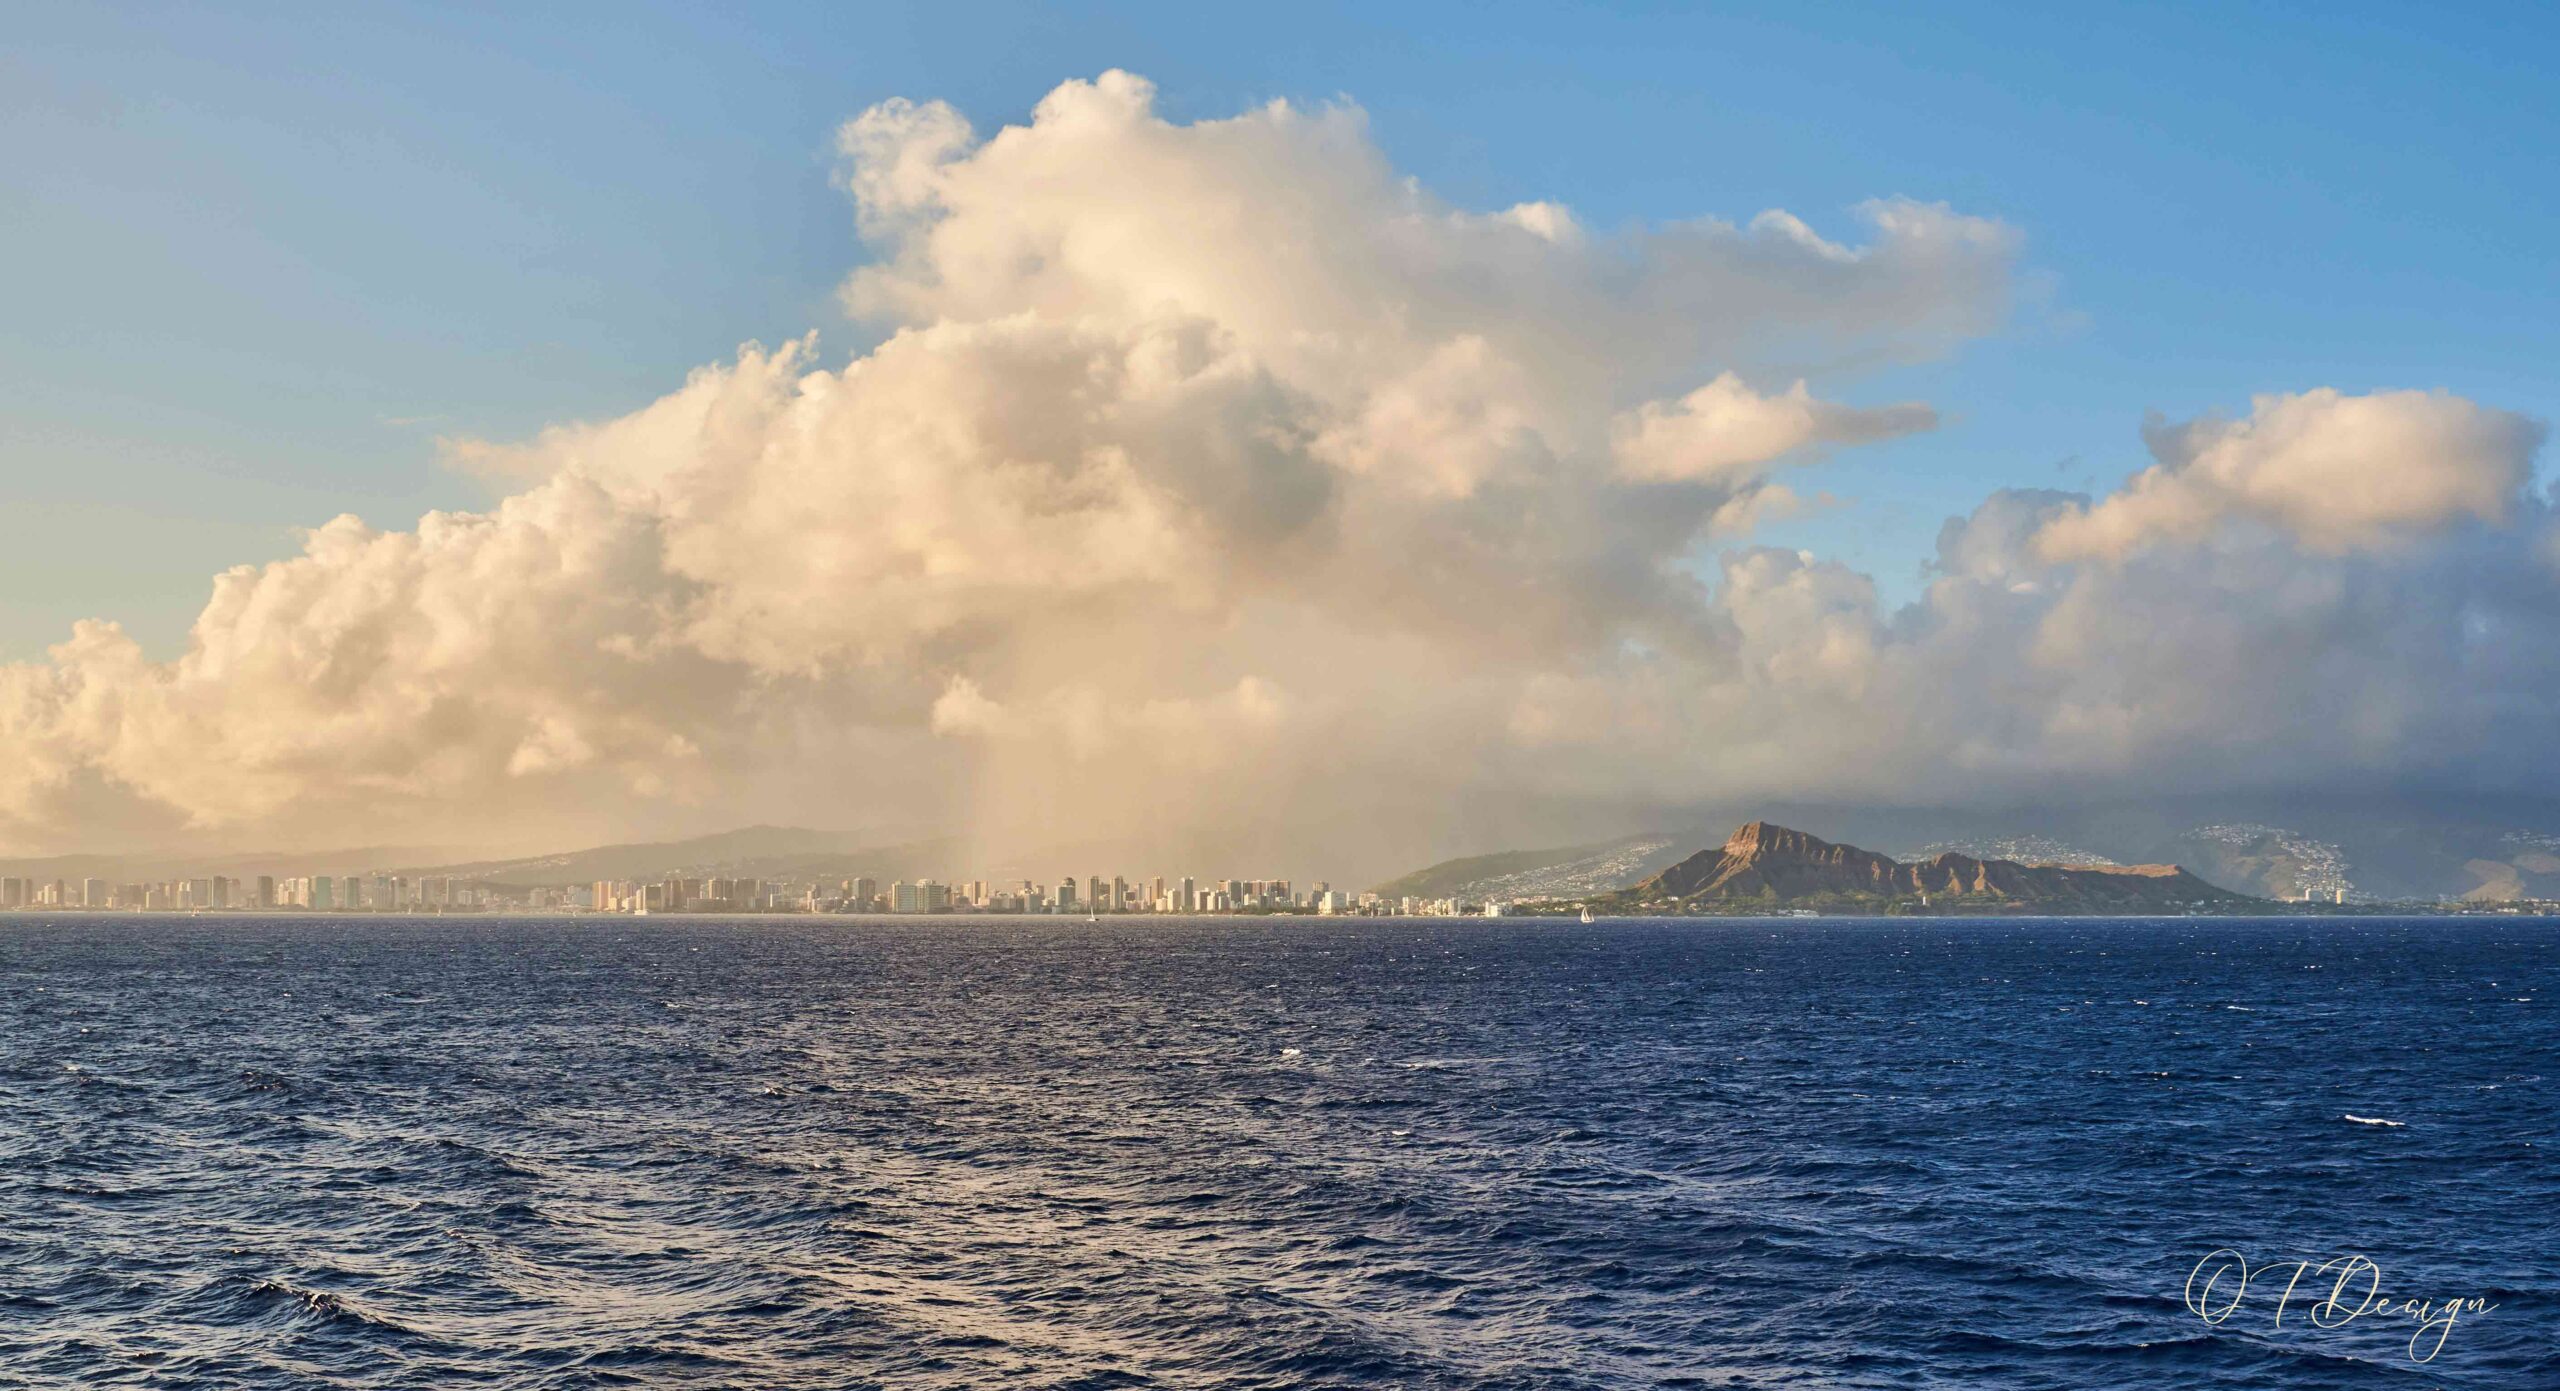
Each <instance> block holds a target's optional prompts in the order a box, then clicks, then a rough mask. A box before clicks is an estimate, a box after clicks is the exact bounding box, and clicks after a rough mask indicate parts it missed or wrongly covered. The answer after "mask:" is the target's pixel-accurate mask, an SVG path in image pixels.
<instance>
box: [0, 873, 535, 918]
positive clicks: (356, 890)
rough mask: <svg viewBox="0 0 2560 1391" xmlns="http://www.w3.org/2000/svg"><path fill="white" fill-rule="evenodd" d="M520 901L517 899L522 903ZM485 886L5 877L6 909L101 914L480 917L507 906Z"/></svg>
mask: <svg viewBox="0 0 2560 1391" xmlns="http://www.w3.org/2000/svg"><path fill="white" fill-rule="evenodd" d="M525 901H526V900H525V899H524V898H523V897H522V896H521V895H520V894H519V895H518V896H517V897H516V898H514V899H513V900H512V902H513V903H514V904H523V903H524V902H525ZM501 902H502V900H501V898H500V896H499V895H498V894H497V893H496V892H495V891H493V890H491V889H488V888H486V887H484V886H482V885H478V884H473V883H469V882H466V881H463V880H457V879H454V878H451V877H449V876H443V875H434V876H422V877H420V878H416V879H410V878H407V877H405V876H402V875H398V874H371V875H365V874H348V875H333V874H318V875H311V876H307V877H302V878H285V879H279V878H277V877H276V876H274V875H272V874H260V875H256V876H254V877H248V878H233V877H231V876H229V875H223V874H216V875H211V876H208V877H205V878H200V879H164V880H160V881H157V882H153V883H140V884H123V883H116V882H114V881H112V880H107V879H95V878H91V879H49V880H40V879H27V878H20V877H16V876H10V877H5V878H0V908H95V909H114V910H118V911H127V912H145V913H201V912H208V911H216V910H229V909H258V908H309V909H314V910H319V911H327V912H349V913H363V912H382V913H401V912H425V913H436V912H443V911H445V910H447V909H460V910H463V911H466V912H467V911H476V910H479V909H482V908H489V907H497V906H500V905H501Z"/></svg>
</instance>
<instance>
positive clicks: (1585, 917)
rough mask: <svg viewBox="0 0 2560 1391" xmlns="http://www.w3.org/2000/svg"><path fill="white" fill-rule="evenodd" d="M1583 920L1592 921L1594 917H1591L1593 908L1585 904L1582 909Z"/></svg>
mask: <svg viewBox="0 0 2560 1391" xmlns="http://www.w3.org/2000/svg"><path fill="white" fill-rule="evenodd" d="M1582 920H1583V921H1584V922H1590V921H1592V917H1591V909H1590V908H1589V907H1588V906H1585V907H1584V908H1583V910H1582Z"/></svg>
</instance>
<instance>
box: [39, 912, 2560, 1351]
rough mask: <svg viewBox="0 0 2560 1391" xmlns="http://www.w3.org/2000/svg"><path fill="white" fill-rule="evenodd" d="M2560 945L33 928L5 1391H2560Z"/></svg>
mask: <svg viewBox="0 0 2560 1391" xmlns="http://www.w3.org/2000/svg"><path fill="white" fill-rule="evenodd" d="M2555 944H2560V924H2555V923H2549V922H2536V921H2526V920H2515V919H2507V920H2466V921H2458V922H2426V923H2364V922H2354V923H2351V922H2344V921H2334V920H2333V921H2329V922H2315V923H2282V922H2277V923H2268V922H2244V923H2204V924H2199V923H2189V922H2178V923H2122V922H2118V923H2092V922H2043V923H1997V924H1966V923H1943V922H1941V923H1928V924H1919V925H1912V924H1901V923H1862V924H1813V923H1787V924H1784V925H1773V924H1770V923H1765V922H1763V923H1748V924H1743V923H1735V924H1712V923H1709V924H1700V923H1687V924H1668V923H1666V924H1646V923H1617V924H1601V925H1598V926H1594V927H1582V926H1578V925H1570V924H1554V923H1529V924H1523V923H1518V922H1513V923H1484V922H1471V923H1463V924H1461V923H1442V924H1426V923H1413V922H1385V921H1372V922H1342V921H1316V920H1298V921H1283V922H1254V921H1241V920H1227V921H1206V922H1164V921H1145V920H1138V921H1130V922H1124V923H1109V922H1106V923H1103V924H1099V925H1095V924H1086V923H1081V922H1066V923H1037V922H1035V923H1026V922H1024V921H1023V920H1019V919H1016V920H1010V921H1007V920H996V921H987V922H970V921H962V920H947V919H938V920H930V921H918V920H909V921H903V922H875V921H853V920H817V919H796V920H778V921H681V920H674V921H671V920H666V919H654V920H647V921H638V922H634V921H621V920H611V921H584V922H574V921H572V922H549V921H539V922H537V921H468V922H466V921H454V920H445V921H433V920H429V921H400V920H360V921H313V920H308V919H296V920H289V921H276V922H264V921H216V920H211V919H205V920H185V919H159V920H134V919H122V920H113V919H97V920H84V919H78V918H69V917H52V918H39V917H22V918H16V919H0V1219H4V1220H5V1226H0V1385H30V1386H93V1385H136V1386H165V1387H189V1388H194V1387H211V1388H220V1387H250V1386H254V1387H312V1386H347V1387H395V1386H396V1387H465V1386H497V1387H554V1386H557V1387H577V1386H621V1385H630V1386H651V1387H712V1386H723V1387H727V1386H735V1387H758V1388H764V1387H773V1388H798V1387H869V1386H878V1387H898V1388H905V1387H964V1386H967V1387H975V1386H986V1385H992V1384H996V1383H998V1382H1003V1383H1006V1384H1014V1385H1023V1386H1033V1387H1040V1386H1049V1387H1124V1386H1127V1387H1135V1386H1162V1387H1272V1388H1281V1387H1289V1388H1295V1387H1323V1386H1334V1387H1539V1388H1579V1387H1635V1386H1697V1387H1713V1386H1753V1387H1756V1386H1771V1387H1777V1386H1785V1387H1882V1386H1911V1387H1946V1386H1958V1387H1975V1386H1978V1387H1999V1388H2019V1387H2054V1388H2074V1391H2078V1389H2079V1388H2091V1387H2113V1386H2129V1387H2147V1386H2160V1387H2169V1386H2181V1387H2198V1386H2217V1387H2220V1386H2234V1387H2329V1386H2339V1387H2362V1386H2376V1387H2411V1388H2415V1387H2422V1386H2457V1387H2550V1386H2560V1323H2555V1321H2554V1317H2553V1315H2554V1313H2555V1311H2560V1300H2555V1298H2554V1296H2555V1292H2560V1239H2556V1238H2560V1182H2555V1177H2554V1173H2553V1168H2552V1154H2553V1151H2554V1149H2555V1147H2560V1095H2556V1094H2555V1090H2554V1080H2553V1079H2554V1076H2555V1075H2560V1055H2556V1054H2560V1031H2555V1027H2554V1009H2553V1004H2552V999H2553V995H2552V987H2553V985H2554V980H2555V976H2560V971H2556V970H2555V966H2560V945H2555ZM2349 1116H2355V1117H2361V1118H2363V1119H2362V1120H2349V1119H2347V1117H2349ZM2380 1122H2394V1123H2395V1124H2382V1123H2380ZM2217 1247H2227V1248H2231V1249H2233V1250H2236V1251H2239V1252H2241V1253H2244V1254H2245V1255H2246V1256H2247V1257H2248V1258H2249V1259H2250V1260H2251V1261H2253V1262H2258V1263H2272V1262H2279V1261H2282V1262H2290V1261H2295V1260H2299V1259H2301V1258H2304V1257H2310V1258H2313V1259H2318V1260H2325V1259H2328V1258H2329V1257H2331V1256H2336V1255H2342V1254H2347V1253H2361V1254H2364V1255H2367V1256H2369V1257H2370V1258H2371V1259H2372V1260H2373V1261H2374V1262H2376V1263H2377V1265H2378V1266H2379V1267H2380V1270H2381V1279H2382V1283H2383V1285H2384V1287H2385V1293H2386V1294H2387V1295H2389V1296H2391V1297H2393V1298H2398V1297H2400V1296H2402V1295H2408V1296H2412V1297H2424V1298H2434V1299H2442V1298H2449V1297H2480V1298H2484V1299H2486V1300H2487V1301H2489V1302H2492V1303H2495V1304H2496V1305H2498V1307H2497V1308H2496V1309H2494V1310H2489V1311H2486V1312H2475V1313H2466V1314H2464V1315H2462V1317H2461V1318H2460V1320H2459V1322H2458V1323H2457V1325H2456V1326H2455V1327H2454V1328H2453V1329H2452V1330H2451V1331H2450V1333H2449V1335H2448V1336H2447V1337H2446V1339H2445V1342H2444V1347H2443V1351H2442V1352H2441V1353H2440V1354H2438V1355H2437V1356H2436V1358H2435V1360H2434V1361H2433V1362H2431V1363H2429V1364H2427V1365H2426V1366H2425V1367H2423V1368H2421V1367H2417V1366H2413V1365H2412V1364H2411V1363H2410V1362H2409V1361H2408V1353H2407V1350H2406V1344H2407V1341H2408V1338H2409V1334H2410V1333H2411V1332H2412V1329H2413V1325H2412V1324H2411V1323H2410V1322H2409V1321H2407V1320H2400V1321H2396V1322H2395V1321H2392V1320H2389V1319H2387V1318H2386V1317H2385V1316H2384V1315H2381V1314H2370V1315H2368V1316H2366V1317H2364V1318H2360V1319H2357V1320H2355V1321H2353V1322H2351V1323H2349V1324H2347V1325H2346V1326H2344V1327H2339V1328H2332V1329H2322V1328H2319V1327H2316V1326H2313V1324H2312V1323H2311V1321H2310V1320H2308V1319H2306V1318H2305V1317H2304V1316H2303V1314H2302V1313H2301V1305H2303V1304H2308V1303H2310V1302H2311V1298H2310V1297H2309V1296H2305V1297H2304V1298H2303V1299H2302V1300H2301V1301H2300V1303H2298V1304H2297V1305H2296V1306H2295V1307H2294V1309H2293V1311H2292V1312H2291V1313H2289V1315H2288V1317H2287V1320H2286V1323H2285V1326H2284V1327H2283V1328H2282V1329H2280V1330H2279V1329H2276V1328H2274V1327H2273V1326H2272V1323H2271V1320H2272V1315H2273V1312H2274V1302H2275V1298H2276V1295H2277V1294H2278V1293H2280V1291H2278V1290H2276V1289H2274V1288H2272V1287H2273V1286H2274V1285H2276V1284H2277V1283H2278V1281H2277V1280H2276V1279H2273V1278H2265V1277H2262V1279H2261V1281H2260V1283H2259V1284H2258V1285H2255V1286H2253V1287H2252V1288H2251V1290H2250V1292H2249V1295H2248V1298H2247V1300H2246V1302H2245V1304H2244V1306H2243V1308H2242V1309H2241V1311H2240V1312H2239V1313H2238V1314H2236V1315H2234V1316H2233V1317H2232V1318H2231V1319H2230V1320H2229V1321H2227V1322H2225V1323H2223V1324H2221V1325H2219V1326H2208V1325H2207V1324H2205V1323H2204V1322H2203V1321H2202V1320H2200V1319H2199V1318H2197V1317H2196V1316H2195V1315H2194V1314H2192V1313H2190V1312H2188V1310H2187V1309H2186V1308H2185V1307H2184V1304H2183V1302H2182V1299H2183V1293H2182V1292H2183V1290H2184V1288H2185V1286H2186V1284H2187V1281H2188V1276H2189V1273H2190V1271H2191V1270H2192V1269H2193V1268H2194V1267H2195V1266H2196V1264H2197V1262H2198V1261H2199V1259H2200V1258H2202V1257H2203V1256H2204V1255H2205V1254H2206V1253H2207V1252H2208V1251H2211V1250H2213V1249H2214V1248H2217ZM2280 1273H2285V1274H2289V1273H2290V1271H2289V1269H2288V1270H2286V1271H2284V1272H2280ZM2227 1288H2228V1287H2227V1286H2225V1289H2226V1290H2227ZM2357 1293H2360V1291H2359V1292H2357ZM2351 1303H2352V1300H2351Z"/></svg>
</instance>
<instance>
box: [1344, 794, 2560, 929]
mask: <svg viewBox="0 0 2560 1391" xmlns="http://www.w3.org/2000/svg"><path fill="white" fill-rule="evenodd" d="M1753 819H1757V820H1762V821H1768V822H1776V823H1783V824H1786V825H1794V826H1818V827H1823V828H1825V829H1824V833H1825V834H1827V835H1833V836H1836V837H1837V838H1839V839H1841V840H1843V841H1847V842H1852V843H1855V844H1859V845H1866V846H1874V847H1877V848H1878V849H1880V850H1884V851H1886V852H1889V853H1890V854H1891V855H1892V856H1893V857H1894V858H1896V859H1900V860H1905V861H1918V860H1927V859H1930V858H1932V857H1934V856H1937V855H1940V854H1944V853H1949V852H1952V853H1954V854H1957V855H1961V856H1966V857H1969V858H1972V859H1976V860H1982V861H1986V862H1988V861H1999V860H2007V861H2011V862H2014V863H2018V864H2056V865H2070V866H2078V867H2085V868H2104V867H2107V866H2110V865H2130V864H2178V865H2184V866H2186V867H2187V868H2188V869H2189V870H2190V871H2192V872H2193V873H2194V874H2195V875H2196V876H2197V877H2198V878H2200V879H2203V880H2205V881H2206V882H2208V883H2211V884H2214V885H2217V886H2219V887H2221V888H2224V889H2229V890H2232V891H2234V892H2238V893H2243V894H2249V895H2255V896H2258V897H2262V898H2273V899H2299V898H2301V897H2303V896H2304V895H2305V894H2306V893H2307V894H2309V895H2310V896H2312V897H2313V898H2316V899H2319V900H2322V901H2328V900H2331V899H2334V898H2336V897H2337V896H2338V895H2339V893H2340V892H2341V891H2343V892H2344V894H2345V896H2346V898H2347V900H2348V901H2349V902H2351V903H2357V902H2364V903H2369V902H2375V901H2396V900H2437V899H2448V900H2450V899H2463V900H2469V901H2473V902H2505V901H2512V900H2517V899H2543V900H2554V899H2560V802H2554V801H2548V800H2541V799H2533V798H2513V797H2510V798H2481V797H2442V798H2430V797H2425V796H2416V795H2391V796H2374V797H2356V796H2347V795H2339V796H2329V797H2317V798H2310V797H2295V798H2211V799H2208V798H2181V799H2163V800H2158V801H2151V802H2140V803H2117V804H2104V805H2094V806H2065V807H2053V808H2026V809H2019V808H2012V809H2008V810H1989V811H1986V810H1981V809H1974V808H1957V807H1948V808H1927V807H1923V808H1876V807H1862V806H1839V805H1825V804H1820V803H1807V804H1785V805H1774V806H1765V807H1754V808H1743V809H1740V812H1739V814H1727V815H1725V816H1723V817H1720V818H1717V819H1715V820H1711V821H1707V822H1705V823H1704V824H1700V823H1698V822H1689V823H1687V824H1685V825H1679V826H1675V827H1674V828H1673V829H1670V830H1666V831H1656V832H1648V833H1646V834H1644V835H1641V836H1633V837H1628V838H1626V839H1624V840H1619V841H1609V842H1600V843H1592V844H1578V845H1571V846H1559V847H1555V848H1552V849H1545V850H1518V851H1511V852H1506V853H1503V854H1498V855H1476V856H1470V857H1468V858H1465V859H1457V860H1448V861H1443V862H1442V863H1440V864H1436V865H1432V866H1430V867H1429V868H1427V869H1422V870H1417V871H1414V872H1412V873H1410V874H1406V875H1404V876H1401V877H1399V878H1397V879H1394V880H1390V881H1388V883H1386V884H1382V885H1380V886H1379V888H1378V891H1379V892H1381V893H1388V894H1390V895H1391V896H1392V895H1393V894H1400V893H1415V894H1417V896H1423V897H1432V898H1444V897H1445V898H1461V899H1468V900H1472V901H1484V900H1487V899H1527V898H1533V897H1541V896H1555V897H1579V896H1584V895H1588V894H1594V893H1605V892H1609V891H1612V890H1617V889H1624V888H1628V887H1630V886H1632V885H1634V884H1636V883H1638V882H1640V881H1641V880H1643V879H1645V878H1646V877H1648V876H1650V875H1652V874H1655V873H1657V872H1659V871H1660V870H1662V869H1663V868H1665V867H1666V866H1668V865H1669V864H1670V862H1671V861H1672V860H1674V859H1676V858H1678V857H1679V854H1680V853H1681V852H1680V850H1679V849H1678V848H1673V849H1670V850H1668V851H1653V852H1650V854H1649V855H1647V856H1645V857H1641V858H1640V860H1639V862H1638V863H1635V864H1626V863H1620V862H1612V861H1610V860H1609V859H1608V857H1607V856H1606V855H1605V854H1603V853H1602V852H1605V851H1608V850H1610V849H1613V848H1617V847H1625V846H1631V845H1639V844H1642V845H1647V846H1652V845H1660V844H1665V843H1667V844H1669V845H1670V846H1673V847H1694V846H1697V845H1700V844H1713V843H1716V842H1717V840H1718V839H1720V838H1721V837H1722V835H1723V833H1724V829H1725V828H1726V827H1730V826H1732V825H1734V824H1735V823H1736V822H1740V821H1748V820H1753ZM1567 865H1575V866H1580V868H1579V869H1578V870H1577V871H1575V872H1574V873H1573V874H1571V875H1564V874H1562V872H1561V867H1563V866H1567ZM1549 866H1554V867H1558V870H1559V874H1558V875H1557V876H1551V877H1558V878H1559V879H1561V878H1564V877H1570V878H1573V879H1574V880H1575V882H1574V884H1573V886H1572V887H1569V888H1568V887H1564V886H1563V885H1562V883H1561V882H1559V883H1558V885H1557V888H1558V892H1556V893H1554V894H1553V895H1542V894H1539V893H1531V892H1522V891H1520V887H1519V882H1518V877H1519V876H1520V875H1521V874H1522V872H1523V871H1524V870H1527V871H1530V872H1531V873H1532V875H1533V877H1534V875H1535V874H1536V873H1538V872H1541V871H1543V870H1544V868H1545V867H1549ZM1412 886H1423V887H1422V888H1420V889H1417V888H1415V887H1412Z"/></svg>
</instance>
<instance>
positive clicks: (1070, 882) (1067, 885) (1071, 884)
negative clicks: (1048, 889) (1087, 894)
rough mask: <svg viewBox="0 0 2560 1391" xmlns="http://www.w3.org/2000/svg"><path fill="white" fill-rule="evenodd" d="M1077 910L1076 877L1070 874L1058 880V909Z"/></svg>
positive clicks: (1067, 911)
mask: <svg viewBox="0 0 2560 1391" xmlns="http://www.w3.org/2000/svg"><path fill="white" fill-rule="evenodd" d="M1075 910H1076V877H1075V876H1074V875H1072V874H1070V875H1068V876H1067V877H1066V878H1064V879H1061V880H1059V881H1058V911H1059V912H1061V913H1072V912H1074V911H1075Z"/></svg>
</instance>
